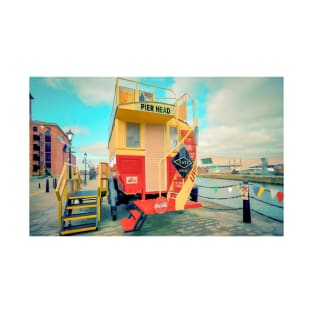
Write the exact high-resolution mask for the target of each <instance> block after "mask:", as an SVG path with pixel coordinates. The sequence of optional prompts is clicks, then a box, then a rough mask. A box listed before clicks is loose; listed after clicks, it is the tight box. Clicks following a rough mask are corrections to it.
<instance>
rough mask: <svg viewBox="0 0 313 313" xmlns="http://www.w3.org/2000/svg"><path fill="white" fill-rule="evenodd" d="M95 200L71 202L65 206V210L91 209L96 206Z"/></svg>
mask: <svg viewBox="0 0 313 313" xmlns="http://www.w3.org/2000/svg"><path fill="white" fill-rule="evenodd" d="M96 207H97V202H91V203H82V204H80V203H77V204H71V205H68V206H67V207H66V209H67V210H77V209H91V208H96Z"/></svg>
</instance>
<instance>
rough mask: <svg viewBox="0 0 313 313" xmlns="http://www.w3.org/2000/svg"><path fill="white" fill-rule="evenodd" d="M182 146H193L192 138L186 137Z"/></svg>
mask: <svg viewBox="0 0 313 313" xmlns="http://www.w3.org/2000/svg"><path fill="white" fill-rule="evenodd" d="M184 144H185V145H194V144H195V140H194V137H187V138H186V139H185V140H184Z"/></svg>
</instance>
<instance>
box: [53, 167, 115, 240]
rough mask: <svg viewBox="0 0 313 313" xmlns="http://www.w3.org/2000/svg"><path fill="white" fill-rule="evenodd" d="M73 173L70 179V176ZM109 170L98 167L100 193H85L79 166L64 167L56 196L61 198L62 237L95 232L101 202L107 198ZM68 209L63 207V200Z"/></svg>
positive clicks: (59, 210) (59, 217)
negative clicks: (68, 174) (68, 175)
mask: <svg viewBox="0 0 313 313" xmlns="http://www.w3.org/2000/svg"><path fill="white" fill-rule="evenodd" d="M70 170H71V174H72V175H71V177H72V178H70V179H69V178H67V173H69V171H70ZM108 176H109V167H108V164H107V163H104V162H101V163H100V164H99V172H98V188H97V190H82V181H81V177H80V175H79V171H78V169H77V167H76V166H73V165H71V166H70V167H69V164H67V163H66V164H65V165H64V167H63V171H62V173H61V176H60V179H59V183H58V186H57V188H56V195H57V199H58V227H59V228H60V231H59V233H60V235H70V234H75V233H81V232H88V231H95V230H97V228H98V222H100V220H101V217H100V212H101V201H102V198H103V197H105V196H106V195H107V190H108V184H107V179H108ZM62 200H64V203H65V206H64V207H63V201H62Z"/></svg>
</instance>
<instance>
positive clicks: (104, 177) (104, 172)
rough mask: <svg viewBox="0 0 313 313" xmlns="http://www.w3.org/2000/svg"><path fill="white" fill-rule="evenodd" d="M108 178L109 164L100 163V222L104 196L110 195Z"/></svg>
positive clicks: (98, 196)
mask: <svg viewBox="0 0 313 313" xmlns="http://www.w3.org/2000/svg"><path fill="white" fill-rule="evenodd" d="M108 178H109V164H108V163H105V162H100V163H99V170H98V193H97V198H98V199H97V211H98V221H99V222H100V220H101V217H100V215H101V201H102V198H103V197H104V196H107V195H108Z"/></svg>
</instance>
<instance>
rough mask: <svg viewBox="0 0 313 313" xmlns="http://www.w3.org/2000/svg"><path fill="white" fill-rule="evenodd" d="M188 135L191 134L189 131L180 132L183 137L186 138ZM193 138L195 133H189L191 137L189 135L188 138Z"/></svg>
mask: <svg viewBox="0 0 313 313" xmlns="http://www.w3.org/2000/svg"><path fill="white" fill-rule="evenodd" d="M188 133H189V130H185V129H182V130H181V131H180V135H181V136H182V137H185V136H186V135H187V134H188ZM193 137H194V136H193V131H191V132H190V133H189V135H188V137H187V138H193Z"/></svg>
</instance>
